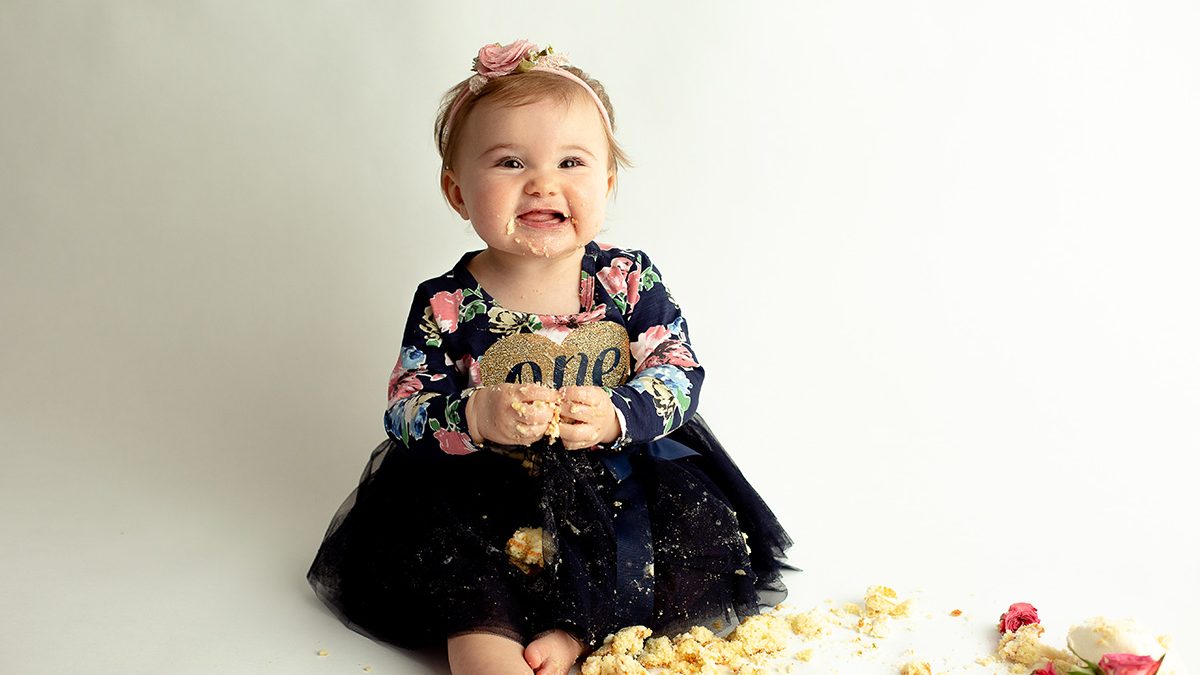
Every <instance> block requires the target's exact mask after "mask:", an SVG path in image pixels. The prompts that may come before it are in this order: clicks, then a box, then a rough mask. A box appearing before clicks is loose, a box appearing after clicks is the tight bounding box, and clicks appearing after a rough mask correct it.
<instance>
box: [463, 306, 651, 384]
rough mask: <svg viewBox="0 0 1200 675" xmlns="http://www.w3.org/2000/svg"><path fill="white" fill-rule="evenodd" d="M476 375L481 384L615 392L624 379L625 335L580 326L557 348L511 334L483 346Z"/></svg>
mask: <svg viewBox="0 0 1200 675" xmlns="http://www.w3.org/2000/svg"><path fill="white" fill-rule="evenodd" d="M479 374H480V377H481V378H482V379H483V383H484V384H485V385H493V384H501V383H504V382H516V383H521V384H528V383H532V382H537V383H540V384H544V385H546V386H547V387H553V388H555V389H559V388H561V387H564V386H571V385H589V384H590V385H594V386H597V387H600V386H604V387H616V386H619V385H622V384H624V383H625V381H626V380H627V379H628V377H629V334H628V333H626V332H625V329H624V328H623V327H621V325H620V324H616V323H613V322H612V321H597V322H595V323H589V324H587V325H584V326H580V327H579V328H576V329H574V330H572V331H571V332H570V333H569V334H567V337H566V339H564V340H563V341H562V344H555V343H554V341H553V340H551V339H550V338H548V337H546V336H544V335H538V334H536V333H514V334H512V335H509V336H507V337H504V338H501V339H500V340H498V341H497V342H496V343H495V344H493V345H492V346H491V347H488V349H487V351H486V352H484V353H483V356H482V357H481V358H480V359H479Z"/></svg>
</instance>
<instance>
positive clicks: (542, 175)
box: [525, 171, 558, 197]
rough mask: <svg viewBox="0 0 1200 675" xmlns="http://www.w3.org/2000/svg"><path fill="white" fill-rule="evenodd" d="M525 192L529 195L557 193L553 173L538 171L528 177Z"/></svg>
mask: <svg viewBox="0 0 1200 675" xmlns="http://www.w3.org/2000/svg"><path fill="white" fill-rule="evenodd" d="M525 194H527V195H529V196H531V197H550V196H553V195H556V194H558V181H557V180H556V179H555V177H554V175H553V173H550V172H545V171H543V172H539V173H536V174H534V175H533V176H531V177H530V179H529V182H528V183H527V184H526V185H525Z"/></svg>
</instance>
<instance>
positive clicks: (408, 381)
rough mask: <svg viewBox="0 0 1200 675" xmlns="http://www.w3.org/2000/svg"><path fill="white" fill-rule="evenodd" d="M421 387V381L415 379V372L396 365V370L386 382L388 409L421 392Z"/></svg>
mask: <svg viewBox="0 0 1200 675" xmlns="http://www.w3.org/2000/svg"><path fill="white" fill-rule="evenodd" d="M421 387H422V385H421V379H420V378H418V377H417V371H415V370H408V369H406V368H405V367H404V366H402V365H400V364H396V368H395V370H393V371H392V376H391V378H389V380H388V407H389V408H390V407H391V406H392V404H394V403H395V402H396V401H399V400H401V399H405V398H408V397H409V396H412V395H413V394H415V393H417V392H418V391H421Z"/></svg>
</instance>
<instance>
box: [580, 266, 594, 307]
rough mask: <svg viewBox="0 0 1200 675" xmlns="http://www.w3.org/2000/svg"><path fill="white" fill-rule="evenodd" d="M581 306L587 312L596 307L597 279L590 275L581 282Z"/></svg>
mask: <svg viewBox="0 0 1200 675" xmlns="http://www.w3.org/2000/svg"><path fill="white" fill-rule="evenodd" d="M579 306H580V307H582V308H583V309H584V310H585V311H586V310H589V309H591V308H593V307H595V306H596V277H593V276H590V275H589V276H588V277H587V278H586V279H584V280H582V281H580V282H579Z"/></svg>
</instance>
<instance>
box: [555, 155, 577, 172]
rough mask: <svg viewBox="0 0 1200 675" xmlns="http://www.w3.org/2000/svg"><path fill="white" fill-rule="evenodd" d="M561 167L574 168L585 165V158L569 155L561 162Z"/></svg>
mask: <svg viewBox="0 0 1200 675" xmlns="http://www.w3.org/2000/svg"><path fill="white" fill-rule="evenodd" d="M558 166H559V168H561V169H574V168H575V167H577V166H583V160H582V159H580V158H578V157H568V158H566V159H564V160H563V161H562V162H560V163H559V165H558Z"/></svg>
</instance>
